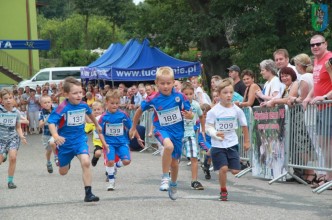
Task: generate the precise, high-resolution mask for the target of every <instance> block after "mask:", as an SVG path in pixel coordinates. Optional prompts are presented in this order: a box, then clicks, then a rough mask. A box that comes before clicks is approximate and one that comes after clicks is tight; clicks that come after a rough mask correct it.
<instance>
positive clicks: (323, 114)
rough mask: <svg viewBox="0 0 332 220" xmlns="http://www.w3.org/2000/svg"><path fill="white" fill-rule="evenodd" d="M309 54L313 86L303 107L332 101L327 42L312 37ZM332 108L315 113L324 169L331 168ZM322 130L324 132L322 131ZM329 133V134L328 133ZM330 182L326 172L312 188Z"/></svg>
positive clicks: (319, 36)
mask: <svg viewBox="0 0 332 220" xmlns="http://www.w3.org/2000/svg"><path fill="white" fill-rule="evenodd" d="M310 46H311V52H312V54H313V55H314V57H315V60H314V70H313V79H314V86H313V88H312V89H311V91H310V92H309V94H308V96H307V97H306V98H305V99H304V100H303V103H302V104H303V107H304V108H306V107H307V104H308V103H309V102H310V104H316V103H317V102H320V101H323V100H330V99H332V78H331V76H330V75H329V73H328V71H327V69H326V64H328V61H329V59H330V58H332V52H330V51H328V50H327V42H326V40H325V38H324V37H323V36H322V35H314V36H313V37H312V38H311V39H310ZM331 112H332V107H331V106H326V107H325V108H319V109H318V111H317V120H316V126H317V129H316V130H317V131H316V132H317V135H318V140H319V145H320V147H321V150H322V152H323V155H324V160H325V167H328V168H330V167H332V164H331V147H332V146H331V144H327V143H332V122H331V120H328V119H329V118H330V116H329V115H331ZM322 128H324V130H323V129H322ZM328 132H329V133H328ZM331 180H332V172H327V173H326V176H325V177H321V178H319V179H318V181H319V183H318V184H317V185H315V186H313V187H317V186H319V185H322V184H324V183H325V182H326V181H331Z"/></svg>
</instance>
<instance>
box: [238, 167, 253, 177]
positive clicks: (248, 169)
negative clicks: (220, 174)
mask: <svg viewBox="0 0 332 220" xmlns="http://www.w3.org/2000/svg"><path fill="white" fill-rule="evenodd" d="M251 170H252V167H248V168H246V169H244V170H242V171H241V172H239V173H238V174H236V175H235V177H236V178H240V177H241V176H244V175H246V174H247V173H249V172H251Z"/></svg>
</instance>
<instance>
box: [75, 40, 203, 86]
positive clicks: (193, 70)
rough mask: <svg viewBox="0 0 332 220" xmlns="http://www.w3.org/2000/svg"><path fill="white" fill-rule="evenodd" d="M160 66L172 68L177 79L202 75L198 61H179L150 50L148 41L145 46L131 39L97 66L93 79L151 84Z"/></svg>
mask: <svg viewBox="0 0 332 220" xmlns="http://www.w3.org/2000/svg"><path fill="white" fill-rule="evenodd" d="M95 62H96V61H95ZM95 62H94V63H95ZM90 65H92V64H90ZM90 65H89V66H90ZM161 66H170V67H171V68H173V70H174V77H175V79H178V78H187V77H191V76H198V75H199V74H200V72H201V66H200V63H199V62H188V61H183V60H179V59H176V58H174V57H171V56H169V55H167V54H165V53H164V52H162V51H161V50H159V49H158V48H155V47H150V45H149V41H148V40H146V39H145V40H144V41H143V43H142V44H141V43H139V42H138V41H137V40H133V39H132V40H130V41H128V42H127V43H126V45H125V46H124V47H123V48H122V49H121V50H120V51H119V52H118V53H117V54H114V55H113V57H111V58H110V59H109V60H107V61H105V62H104V63H102V64H101V65H99V66H96V67H94V68H95V71H94V73H95V75H94V74H90V76H92V77H90V79H96V78H95V77H97V78H98V79H105V80H110V81H151V80H155V74H156V70H157V68H158V67H161ZM81 74H82V73H81Z"/></svg>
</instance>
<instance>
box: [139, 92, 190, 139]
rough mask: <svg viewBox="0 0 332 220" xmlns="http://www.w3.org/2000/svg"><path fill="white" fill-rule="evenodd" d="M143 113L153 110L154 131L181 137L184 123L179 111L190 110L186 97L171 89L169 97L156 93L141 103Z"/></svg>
mask: <svg viewBox="0 0 332 220" xmlns="http://www.w3.org/2000/svg"><path fill="white" fill-rule="evenodd" d="M141 108H142V110H143V111H145V110H148V109H150V108H153V110H154V114H153V125H154V127H155V129H156V130H164V131H167V132H169V133H171V134H173V135H174V136H176V137H183V134H184V123H183V118H182V114H181V111H183V110H187V111H189V110H190V103H189V100H188V99H187V97H186V96H184V95H183V94H182V93H179V92H176V91H175V89H174V88H173V89H172V92H171V94H170V95H163V94H162V93H160V92H157V93H156V94H154V95H150V96H148V97H147V98H146V100H144V101H143V102H142V103H141Z"/></svg>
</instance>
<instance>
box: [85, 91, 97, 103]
mask: <svg viewBox="0 0 332 220" xmlns="http://www.w3.org/2000/svg"><path fill="white" fill-rule="evenodd" d="M94 102H95V97H93V95H92V93H91V92H87V93H86V104H88V106H89V107H91V106H92V103H94Z"/></svg>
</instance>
